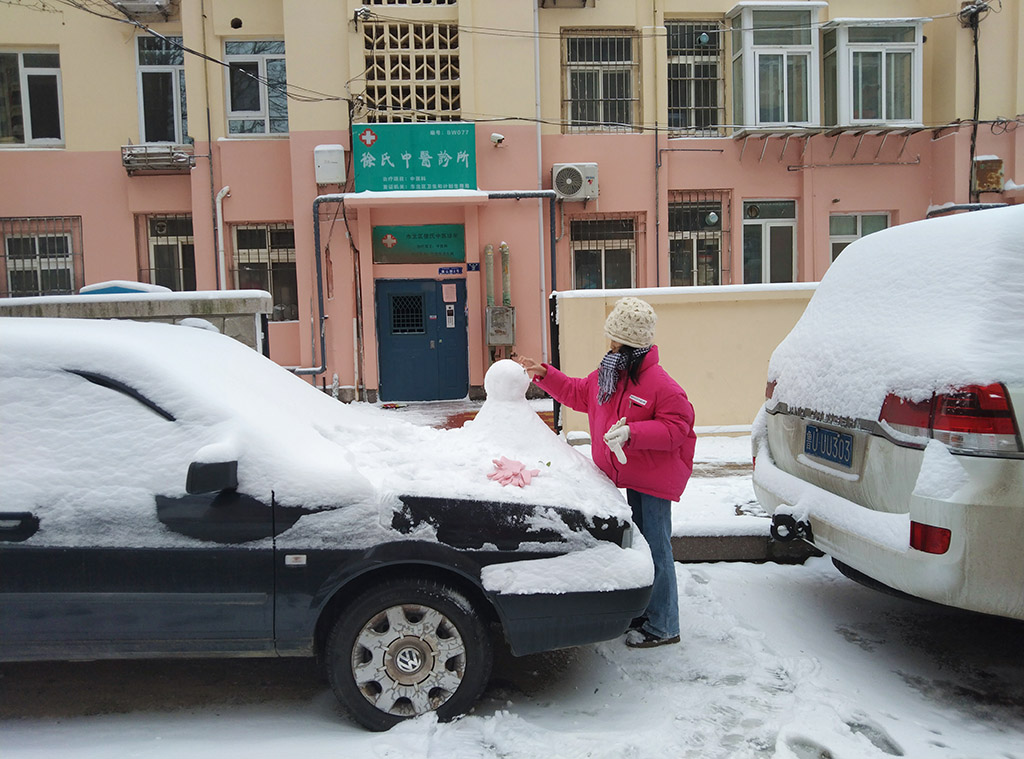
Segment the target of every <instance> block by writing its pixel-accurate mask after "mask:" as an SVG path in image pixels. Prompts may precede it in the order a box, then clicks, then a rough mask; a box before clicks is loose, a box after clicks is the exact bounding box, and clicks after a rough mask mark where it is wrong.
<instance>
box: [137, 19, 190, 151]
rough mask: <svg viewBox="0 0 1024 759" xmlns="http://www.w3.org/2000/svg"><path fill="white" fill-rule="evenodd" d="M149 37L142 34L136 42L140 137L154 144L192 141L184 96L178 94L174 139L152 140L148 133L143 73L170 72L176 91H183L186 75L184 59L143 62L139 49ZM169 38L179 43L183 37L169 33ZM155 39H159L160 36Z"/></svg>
mask: <svg viewBox="0 0 1024 759" xmlns="http://www.w3.org/2000/svg"><path fill="white" fill-rule="evenodd" d="M145 38H147V35H140V36H139V37H137V38H136V40H137V41H136V43H135V69H136V83H137V86H138V93H139V139H140V140H141V142H142V144H144V145H153V144H168V142H169V143H170V144H174V145H184V144H187V143H189V142H190V140H189V136H188V134H187V133H186V131H185V130H186V125H185V124H184V118H183V113H184V109H183V105H184V103H182V97H180V96H178V97H175V98H174V106H173V107H174V114H173V116H172V118H173V119H174V139H173V140H172V141H167V140H150V139H149V135H147V134H146V110H145V98H144V97H143V92H144V85H143V74H169V75H170V76H171V78H172V79H173V81H174V91H175V93H181V92H183V90H182V89H181V82H182V80H183V79H184V77H185V63H184V61H182V63H180V64H175V63H164V64H151V63H142V62H141V58H142V51H141V50H140V49H139V45H140V44H141V43H140V40H142V39H145ZM167 38H168V39H172V40H177V41H178V44H181V41H182V38H181V37H179V36H174V35H167ZM155 39H159V38H158V37H157V38H155Z"/></svg>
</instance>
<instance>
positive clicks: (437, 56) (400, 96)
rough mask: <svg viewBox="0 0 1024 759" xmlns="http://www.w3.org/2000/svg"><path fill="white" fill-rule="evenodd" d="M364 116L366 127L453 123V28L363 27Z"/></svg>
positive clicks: (458, 102) (457, 98)
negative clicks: (393, 123)
mask: <svg viewBox="0 0 1024 759" xmlns="http://www.w3.org/2000/svg"><path fill="white" fill-rule="evenodd" d="M363 56H364V63H365V65H366V71H365V74H364V75H365V77H366V90H365V93H364V102H363V105H364V107H365V113H362V114H357V116H361V117H362V118H361V120H363V121H365V122H369V123H391V122H411V121H459V120H460V118H461V108H462V96H461V83H460V74H459V27H458V25H457V24H445V23H437V24H414V23H365V24H363Z"/></svg>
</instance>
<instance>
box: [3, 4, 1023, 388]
mask: <svg viewBox="0 0 1024 759" xmlns="http://www.w3.org/2000/svg"><path fill="white" fill-rule="evenodd" d="M1022 26H1024V19H1022V10H1021V4H1020V2H1019V0H1003V2H1002V3H1001V4H1000V3H991V4H986V3H976V4H973V5H967V6H963V5H962V4H961V3H960V2H954V0H903V1H902V2H882V1H881V0H868V1H867V2H864V1H863V0H857V1H854V0H832V1H831V2H823V1H816V0H794V1H792V2H775V1H772V2H754V1H751V2H738V3H737V2H734V1H730V2H722V3H720V2H716V1H715V0H705V2H702V3H692V2H682V0H667V1H666V0H661V1H660V2H655V0H637V2H630V3H625V2H613V1H612V0H366V2H356V1H355V0H139V1H138V2H116V1H113V2H105V1H102V0H33V1H32V2H29V1H28V0H25V2H18V0H14V2H13V3H6V4H2V5H0V178H2V181H0V239H2V240H3V248H2V259H0V274H2V276H0V296H7V297H22V296H38V295H50V294H73V293H77V292H78V290H79V289H80V288H81V287H82V286H84V285H87V284H90V283H96V282H102V281H106V280H137V281H142V282H147V283H151V284H158V285H163V286H165V287H168V288H169V289H171V290H176V291H188V290H197V289H198V290H216V289H262V290H266V291H268V292H270V293H271V295H272V297H273V301H274V308H273V314H272V318H271V321H270V324H269V341H270V350H271V357H272V358H273V359H274V360H276V361H277V362H279V363H281V364H283V365H286V366H289V367H293V368H295V369H296V371H298V372H299V373H300V374H302V375H303V376H306V377H308V378H309V379H310V381H312V382H314V383H316V384H317V385H319V386H325V387H327V386H334V387H336V388H339V389H340V390H339V394H340V395H341V396H342V397H345V398H353V397H355V398H361V399H369V400H374V399H377V398H380V399H383V400H420V399H441V398H456V397H464V396H465V395H466V394H467V393H471V394H472V393H474V392H475V391H476V389H477V388H479V387H480V386H481V385H482V382H483V375H484V372H485V371H486V369H487V367H488V366H489V364H490V362H491V361H492V360H493V359H494V358H496V357H499V356H503V355H508V354H509V353H510V351H511V350H512V345H513V344H514V346H515V349H516V350H518V351H519V352H522V353H524V354H529V355H534V356H545V357H547V356H549V355H550V351H551V346H550V345H549V332H548V321H547V320H548V316H547V309H548V296H549V295H550V293H551V291H552V290H568V289H583V288H606V289H628V288H636V287H668V286H695V287H715V286H720V285H740V284H744V285H758V284H765V283H783V282H811V281H817V280H819V279H820V278H821V276H822V275H823V274H824V272H825V271H826V270H827V269H828V266H829V264H830V263H831V262H832V261H833V260H834V258H835V257H836V256H838V255H839V254H840V253H841V251H842V249H843V248H844V247H845V246H846V245H848V244H849V243H850V242H851V241H853V240H855V239H857V238H858V237H860V236H863V235H866V234H870V233H871V232H873V231H876V230H878V229H881V228H884V227H886V226H890V225H893V224H900V223H905V222H908V221H913V220H917V219H922V218H925V216H926V215H927V214H928V213H929V212H930V211H931V212H935V211H936V210H939V209H941V207H943V206H945V205H948V204H963V203H971V202H982V203H995V202H1002V203H1015V202H1021V200H1022V199H1024V130H1019V129H1017V127H1018V126H1019V125H1020V123H1021V121H1022V118H1024V117H1022V116H1021V114H1022V113H1024V105H1022V104H1024V76H1022V72H1024V52H1022V46H1021V38H1022V34H1024V29H1022ZM1014 180H1016V181H1014ZM1018 182H1019V183H1020V184H1018ZM314 214H315V218H314ZM898 254H899V252H898V251H893V255H894V256H895V255H898ZM952 275H953V276H955V273H953V274H952ZM884 276H885V272H879V277H884ZM595 328H596V327H595ZM691 329H692V330H694V331H699V332H701V333H703V334H705V335H706V334H708V333H711V334H713V333H714V331H715V330H716V325H715V323H714V321H713V320H708V322H707V323H695V324H693V325H692V327H691ZM659 339H660V341H661V342H662V343H665V342H666V341H671V342H673V343H674V345H673V349H677V350H685V340H686V335H678V336H666V335H662V336H660V337H659Z"/></svg>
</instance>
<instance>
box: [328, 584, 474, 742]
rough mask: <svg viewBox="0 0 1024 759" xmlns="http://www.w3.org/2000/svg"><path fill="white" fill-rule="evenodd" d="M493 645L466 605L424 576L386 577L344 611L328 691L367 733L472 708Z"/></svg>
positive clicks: (332, 648) (332, 643) (334, 636)
mask: <svg viewBox="0 0 1024 759" xmlns="http://www.w3.org/2000/svg"><path fill="white" fill-rule="evenodd" d="M491 663H492V650H491V641H490V638H489V636H488V633H487V629H486V628H485V626H484V624H483V622H482V621H481V619H480V617H479V615H478V614H477V613H476V611H475V610H474V609H473V607H472V605H471V604H470V603H469V601H468V600H467V599H466V598H465V596H463V595H462V594H461V593H459V592H458V591H457V590H455V589H454V588H452V587H450V586H448V585H445V584H443V583H440V582H436V581H433V580H427V579H418V580H412V579H409V580H389V581H387V582H385V583H382V584H380V585H377V586H374V587H373V588H371V589H370V590H368V591H366V592H364V593H363V594H362V595H360V596H358V597H357V598H356V599H355V600H354V601H353V602H352V603H351V604H349V605H348V606H346V607H345V608H344V609H343V610H342V612H341V614H340V616H339V617H338V620H337V622H336V623H335V625H334V628H333V629H332V630H331V633H330V635H329V637H328V640H327V648H326V664H327V673H328V679H329V681H330V683H331V688H332V690H333V691H334V694H335V695H336V696H337V697H338V700H339V701H341V703H342V704H344V705H345V706H346V707H347V708H348V710H349V712H350V713H351V714H352V716H353V717H354V718H355V719H356V721H358V722H359V723H360V724H362V725H363V726H364V727H367V728H369V729H370V730H378V731H379V730H387V729H389V728H391V727H393V726H394V725H396V724H398V723H399V722H401V721H402V720H405V719H409V718H410V717H415V716H418V715H420V714H424V713H426V712H431V711H434V712H437V716H438V719H440V720H442V721H445V720H449V719H452V718H453V717H457V716H459V715H460V714H464V713H465V712H467V711H468V710H469V709H470V708H472V706H473V705H474V704H475V703H476V701H477V699H478V698H479V697H480V694H481V693H482V692H483V689H484V687H485V686H486V685H487V681H488V679H489V678H490V674H491Z"/></svg>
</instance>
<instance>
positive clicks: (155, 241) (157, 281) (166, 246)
mask: <svg viewBox="0 0 1024 759" xmlns="http://www.w3.org/2000/svg"><path fill="white" fill-rule="evenodd" d="M140 221H141V229H142V240H143V245H142V246H141V250H140V251H139V281H140V282H149V283H150V284H154V285H161V286H163V287H167V288H169V289H171V290H174V291H175V292H185V291H191V290H195V289H196V247H195V240H194V239H193V237H192V217H191V216H190V215H189V214H161V215H159V216H144V217H141V220H140Z"/></svg>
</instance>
